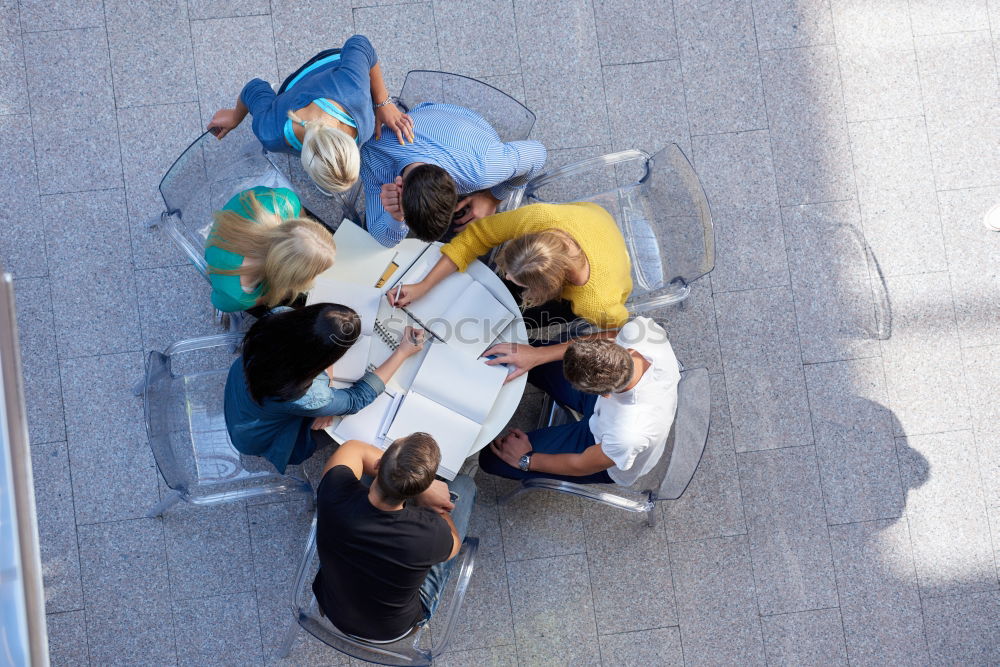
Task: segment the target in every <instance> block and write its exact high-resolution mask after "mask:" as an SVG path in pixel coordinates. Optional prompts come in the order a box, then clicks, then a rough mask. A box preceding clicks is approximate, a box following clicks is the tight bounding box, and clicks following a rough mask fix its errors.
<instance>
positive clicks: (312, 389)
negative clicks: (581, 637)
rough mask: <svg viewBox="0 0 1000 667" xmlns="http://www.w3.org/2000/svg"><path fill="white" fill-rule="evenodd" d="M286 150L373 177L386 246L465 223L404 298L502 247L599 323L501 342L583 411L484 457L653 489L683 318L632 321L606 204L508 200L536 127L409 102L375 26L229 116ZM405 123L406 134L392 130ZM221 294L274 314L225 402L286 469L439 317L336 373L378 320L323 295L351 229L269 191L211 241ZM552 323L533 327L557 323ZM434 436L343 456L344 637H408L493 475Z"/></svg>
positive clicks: (328, 170)
mask: <svg viewBox="0 0 1000 667" xmlns="http://www.w3.org/2000/svg"><path fill="white" fill-rule="evenodd" d="M248 113H249V114H251V115H252V116H253V132H254V134H255V135H256V136H257V138H258V139H259V140H260V141H261V143H262V144H263V146H264V147H265V148H266V149H267V150H269V151H273V152H283V153H290V154H294V155H299V156H300V157H301V161H302V166H303V169H304V170H305V171H306V173H307V174H308V175H309V176H310V177H311V178H312V180H313V181H314V182H315V184H316V186H317V187H318V188H319V189H320V190H322V191H324V192H325V193H328V194H329V193H332V192H342V191H345V190H347V189H349V188H350V187H352V186H353V185H354V184H355V183H356V182H357V181H358V180H359V179H360V180H361V182H362V184H363V186H364V190H365V223H366V228H367V230H368V232H369V233H370V234H371V235H372V237H374V238H375V239H376V240H377V241H379V242H380V243H381V244H383V245H385V246H393V245H395V244H397V243H399V242H400V241H401V240H402V239H403V238H405V237H406V236H407V235H413V236H415V237H417V238H418V239H421V240H423V241H437V240H439V239H440V238H442V237H444V236H446V235H449V234H450V235H451V237H450V240H449V241H448V242H447V243H445V244H444V245H443V246H442V248H441V253H442V256H441V258H440V260H439V261H438V262H437V264H436V265H435V266H434V267H433V268H432V269H431V270H430V272H429V273H428V274H427V276H426V277H425V278H423V279H422V280H421V281H420V282H417V283H413V284H406V285H402V286H401V287H400V288H399V289H397V290H392V291H391V292H390V293H389V294H388V295H387V298H388V299H389V301H390V303H391V304H392V305H393V306H406V305H407V304H409V303H411V302H413V301H416V300H418V299H420V298H422V297H423V296H424V295H425V294H427V293H428V292H429V291H430V290H432V289H433V288H434V286H435V285H436V284H438V283H440V282H441V281H442V280H444V279H445V278H447V277H448V276H449V275H451V274H452V273H454V272H456V271H465V270H466V268H467V267H468V266H469V264H470V263H471V262H472V261H474V260H475V259H476V258H477V257H480V256H482V255H484V254H485V253H487V252H488V251H489V250H491V249H493V248H499V250H498V252H497V254H496V256H495V259H494V261H495V264H496V267H497V270H498V272H499V273H500V275H501V276H502V277H503V278H504V280H505V282H506V284H507V285H508V286H509V287H510V288H511V289H512V291H514V293H515V294H516V295H518V296H519V298H520V300H521V305H522V307H523V308H524V316H525V320H526V322H527V323H528V324H529V326H530V325H532V324H539V323H542V322H543V321H544V319H545V318H546V317H547V318H549V319H550V320H551V319H557V318H566V319H572V318H579V319H582V320H584V321H586V322H587V323H589V324H590V325H592V326H593V327H594V329H595V330H599V333H595V334H591V335H588V336H583V337H577V338H573V339H571V340H568V341H558V340H557V341H551V340H542V339H541V337H538V338H537V339H532V340H531V343H530V344H515V343H503V344H499V345H495V346H493V347H492V348H491V349H489V350H487V351H486V352H485V353H484V356H490V357H491V358H490V359H489V360H486V361H484V363H488V364H492V365H496V364H505V365H507V366H508V370H509V375H508V381H509V380H511V379H514V378H516V377H519V376H521V375H523V374H525V373H527V374H528V381H529V382H531V383H532V384H534V385H536V386H538V387H540V388H541V389H543V390H544V391H546V392H548V393H549V394H550V395H551V396H552V397H553V398H554V400H555V401H557V402H558V403H559V404H560V405H562V406H564V407H566V408H569V409H572V410H574V411H576V412H577V413H579V414H580V415H581V417H582V419H581V420H580V421H576V422H572V423H570V424H566V425H562V426H554V427H547V428H540V429H537V430H534V431H531V432H528V433H525V432H523V431H521V430H519V429H513V430H511V431H510V432H509V433H507V434H505V435H503V436H501V437H498V438H497V439H496V440H495V441H494V442H493V443H491V444H490V445H489V446H488V447H486V448H485V449H483V450H482V451H481V452H480V454H479V467H480V469H481V470H483V471H485V472H487V473H490V474H493V475H499V476H502V477H508V478H512V479H523V478H526V477H533V476H545V477H555V478H559V479H564V480H569V481H575V482H581V483H617V484H622V485H630V484H633V483H634V482H635V481H636V480H637V479H639V478H640V477H641V476H642V475H644V474H645V473H647V472H649V471H650V470H652V468H653V467H654V466H655V465H656V463H657V462H658V461H659V459H660V457H661V456H662V455H663V452H664V448H665V443H666V439H667V435H668V433H669V430H670V426H671V423H672V420H673V415H674V411H675V409H676V403H677V383H678V381H679V378H680V374H679V367H678V363H677V359H676V357H675V356H674V353H673V350H672V348H671V346H670V343H669V341H668V340H667V336H666V332H665V331H664V330H663V329H662V328H661V327H660V326H659V325H658V324H657V323H655V322H654V321H652V320H651V319H649V318H645V317H637V318H634V319H632V320H630V319H629V313H628V310H627V309H626V307H625V302H626V300H627V299H628V297H629V294H630V293H631V290H632V281H631V277H630V276H631V272H630V260H629V255H628V252H627V249H626V245H625V241H624V239H623V237H622V235H621V232H620V231H619V229H618V227H617V225H616V223H615V221H614V219H613V218H612V217H611V215H610V214H609V213H608V212H607V211H606V210H604V209H603V208H601V207H600V206H598V205H596V204H592V203H569V204H532V205H528V206H524V207H522V208H518V209H516V210H512V211H507V212H502V213H497V208H498V206H499V204H500V203H501V202H502V201H503V200H504V199H505V198H506V197H507V195H508V194H510V192H511V191H512V190H513V189H515V188H518V187H520V186H522V185H524V184H525V183H527V182H528V180H529V179H531V178H532V177H534V176H535V175H537V174H539V173H540V172H541V170H542V168H543V166H544V163H545V158H546V151H545V148H544V146H542V144H541V143H539V142H537V141H512V142H503V141H501V139H500V137H499V135H498V134H497V132H496V130H495V129H494V128H493V127H491V126H490V124H489V123H488V122H487V121H485V120H484V119H483V118H482V117H480V116H479V115H478V114H476V113H475V112H473V111H471V110H469V109H466V108H463V107H460V106H456V105H452V104H439V103H424V104H420V105H418V106H416V107H414V108H413V109H410V110H409V111H408V113H404V112H402V111H401V110H399V109H398V108H397V107H396V105H395V104H394V103H393V102H392V99H391V98H390V96H389V93H388V90H387V89H386V86H385V83H384V81H383V77H382V71H381V68H380V66H379V63H378V58H377V56H376V53H375V49H374V48H373V47H372V45H371V43H370V42H369V41H368V39H367V38H365V37H363V36H361V35H355V36H353V37H351V38H350V39H348V40H347V42H346V43H345V44H344V45H343V48H342V49H331V50H329V51H324V52H322V53H320V54H318V55H317V56H316V57H314V58H313V59H312V60H310V61H309V62H308V63H306V64H305V65H303V66H302V67H301V68H299V70H297V71H296V72H295V73H293V74H292V75H291V76H290V77H288V79H286V81H285V82H284V83H283V84H282V86H281V87H280V88H279V90H278V92H277V93H275V92H274V90H272V88H271V86H270V84H269V83H267V82H265V81H262V80H260V79H254V80H252V81H250V82H249V83H247V84H246V86H244V88H243V90H242V91H241V92H240V95H239V97H238V98H237V100H236V105H235V107H234V108H231V109H222V110H220V111H218V112H217V113H216V114H215V115H214V116H213V118H212V120H211V121H210V123H209V130H210V131H212V132H213V133H215V135H216V136H217V137H218V138H219V139H222V138H223V137H225V136H226V134H227V133H229V132H230V131H231V130H233V129H234V128H235V127H237V126H238V125H239V124H240V123H241V122H242V121H243V120H244V118H245V117H246V115H247V114H248ZM385 128H387V129H388V131H386V130H385ZM205 258H206V261H207V263H208V265H209V277H210V281H211V284H212V303H213V305H214V306H215V307H216V308H218V309H219V310H221V311H224V312H239V311H247V312H248V313H250V314H251V315H253V316H255V317H257V318H258V319H257V320H256V321H255V322H254V324H253V325H252V326H251V327H250V329H249V331H248V332H247V334H246V336H245V339H244V342H243V346H242V353H241V355H240V356H239V358H237V359H236V360H235V362H234V363H233V364H232V367H231V368H230V371H229V376H228V380H227V383H226V390H225V416H226V423H227V427H228V430H229V434H230V437H231V440H232V442H233V445H234V446H235V447H236V448H237V449H238V450H239V451H241V452H243V453H245V454H252V455H259V456H262V457H264V458H266V459H267V460H268V461H270V462H271V463H272V464H273V465H274V467H275V468H276V469H277V470H278V471H279V472H281V473H284V472H285V469H286V467H287V466H288V465H294V464H299V463H302V462H304V461H305V460H306V459H308V458H309V457H310V456H312V455H313V453H314V452H315V451H316V449H317V448H318V447H319V446H322V445H326V444H328V443H332V440H331V439H330V437H329V436H328V435H326V433H325V431H323V430H322V429H324V428H325V427H327V426H329V425H330V424H331V423H332V421H333V419H334V418H335V417H337V416H340V415H348V414H352V413H355V412H357V411H359V410H361V409H363V408H364V407H365V406H367V405H368V404H370V403H371V402H372V401H373V400H375V398H376V397H377V396H378V395H379V394H380V393H382V392H383V391H385V385H386V383H387V382H388V381H389V380H390V378H391V377H392V376H393V374H394V373H395V372H396V371H397V370H398V369H399V367H400V366H401V365H402V363H403V362H404V361H405V360H406V359H407V358H408V357H409V356H411V355H413V354H416V353H417V352H419V351H420V350H421V348H422V346H423V343H424V332H423V331H420V330H415V329H412V328H409V327H408V328H407V331H406V334H405V335H404V336H403V337H402V341H401V343H400V345H399V347H398V348H397V349H396V350H395V351H394V352H393V353H392V355H391V356H390V357H389V358H388V359H387V360H386V361H385V362H384V363H382V364H381V365H380V366H378V367H377V368H375V369H374V370H371V371H369V372H367V373H366V374H365V375H364V376H363V377H362V378H361V379H359V380H358V381H356V382H354V383H353V385H351V386H348V387H346V388H334V387H333V386H331V385H332V382H331V381H332V378H333V371H332V368H333V367H334V366H335V364H336V363H337V361H338V360H339V359H340V358H341V357H342V356H343V355H344V354H345V352H346V351H347V350H348V349H349V348H350V346H351V345H352V344H353V343H354V342H355V340H356V339H357V337H358V334H359V332H360V331H361V326H360V325H361V322H360V319H359V316H358V314H357V313H356V312H355V311H354V310H353V309H351V308H349V307H347V306H343V305H340V304H329V303H322V304H313V305H309V306H305V305H304V297H303V295H304V294H305V293H306V292H308V290H309V289H310V287H311V286H312V284H313V281H314V280H315V278H316V277H317V276H318V275H319V274H320V273H322V272H324V271H326V270H327V269H328V268H330V266H332V265H333V263H334V262H335V261H336V247H335V243H334V240H333V235H332V233H331V232H330V230H329V229H328V228H327V227H325V226H324V225H323V224H321V223H319V222H317V221H315V220H312V219H310V218H309V217H308V215H307V212H306V211H305V210H304V208H303V206H302V204H301V202H300V200H299V198H298V196H297V195H296V194H295V192H293V191H291V190H289V189H286V188H266V187H255V188H252V189H250V190H247V191H244V192H241V193H239V194H237V195H236V196H234V197H233V198H232V199H231V200H230V201H229V202H228V203H227V204H226V205H225V206H224V207H223V209H222V210H220V211H217V212H216V214H215V222H214V224H213V226H212V229H211V233H210V235H209V238H208V241H207V243H206V248H205ZM538 330H539V329H532V331H538ZM429 430H430V431H431V432H430V433H414V434H412V435H409V436H407V437H404V438H399V439H397V440H395V441H394V442H392V443H391V444H390V445H389V446H388V447H387V448H386V449H385V451H384V452H383V451H382V450H381V449H379V448H378V447H375V446H374V445H372V444H370V443H363V442H359V441H348V442H346V443H343V444H342V445H340V446H339V447H337V448H335V451H334V452H333V453H332V455H330V456H329V459H328V460H327V461H326V464H325V466H324V468H323V477H322V480H321V481H320V483H319V485H318V488H317V494H318V500H317V515H318V520H317V545H318V552H319V556H320V563H321V567H320V571H319V574H318V575H317V577H316V580H315V582H314V584H313V590H314V592H315V594H316V598H317V600H318V602H319V605H320V608H321V610H322V611H323V613H324V614H326V615H327V616H328V617H329V618H330V619H331V621H332V622H333V623H334V624H335V625H336V626H337V627H338V628H340V629H341V630H342V631H344V632H347V633H350V634H352V635H355V636H357V637H360V638H364V639H367V640H371V641H389V640H395V639H398V638H400V637H402V636H405V635H406V634H407V633H409V632H410V631H411V630H413V629H414V628H415V627H417V626H419V625H421V624H422V623H424V622H425V621H426V620H427V619H428V618H430V616H431V614H432V613H433V612H434V609H435V608H436V606H437V604H438V602H439V599H440V594H441V591H442V589H443V586H444V583H445V582H446V581H447V578H448V574H449V564H450V562H451V559H452V558H453V557H454V556H455V555H456V554H457V553H458V551H459V548H460V545H461V543H462V540H463V539H464V536H465V531H466V529H467V527H468V522H469V516H470V513H471V510H472V503H473V500H474V498H475V484H474V482H473V481H472V479H471V478H469V477H468V476H466V475H459V476H458V477H457V478H456V479H455V480H453V481H451V482H448V483H445V482H444V481H442V480H441V479H439V478H436V476H435V473H436V471H437V468H438V465H439V463H440V458H441V454H440V451H439V449H438V447H437V444H436V442H435V440H434V433H433V427H432V426H431V425H429Z"/></svg>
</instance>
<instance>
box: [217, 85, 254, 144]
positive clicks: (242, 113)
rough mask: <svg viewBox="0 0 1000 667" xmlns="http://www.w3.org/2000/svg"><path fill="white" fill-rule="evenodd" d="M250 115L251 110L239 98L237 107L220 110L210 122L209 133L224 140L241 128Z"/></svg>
mask: <svg viewBox="0 0 1000 667" xmlns="http://www.w3.org/2000/svg"><path fill="white" fill-rule="evenodd" d="M248 113H250V110H249V109H248V108H247V105H246V104H244V103H243V99H242V98H241V97H239V96H237V98H236V106H235V107H233V108H232V109H219V110H218V111H216V112H215V115H214V116H212V120H210V121H208V131H209V132H211V133H212V134H214V135H215V136H216V138H218V139H222V138H223V137H224V136H226V135H227V134H229V133H230V132H231V131H233V130H235V129H236V128H237V127H239V125H240V123H242V122H243V119H244V118H246V117H247V114H248Z"/></svg>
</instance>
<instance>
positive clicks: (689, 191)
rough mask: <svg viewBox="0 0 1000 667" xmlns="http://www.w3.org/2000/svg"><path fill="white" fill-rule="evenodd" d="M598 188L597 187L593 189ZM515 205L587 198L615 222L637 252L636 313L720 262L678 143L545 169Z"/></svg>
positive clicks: (694, 177)
mask: <svg viewBox="0 0 1000 667" xmlns="http://www.w3.org/2000/svg"><path fill="white" fill-rule="evenodd" d="M595 192H597V193H598V194H594V193H595ZM515 197H517V200H516V201H512V202H511V207H512V208H513V207H516V206H520V205H526V204H532V203H537V202H550V203H557V202H579V201H588V202H594V203H596V204H600V205H601V206H603V207H604V208H605V209H607V211H608V212H609V213H611V215H612V216H613V217H614V219H615V221H616V222H617V223H618V226H619V228H620V229H621V232H622V235H623V236H624V237H625V242H626V244H627V246H628V252H629V256H630V257H631V259H632V280H633V283H634V286H633V291H632V296H631V297H630V298H629V301H628V303H627V304H626V305H627V306H628V309H629V311H630V312H631V313H633V314H634V315H638V314H642V313H647V312H649V311H651V310H655V309H656V308H659V307H661V306H664V305H667V304H670V303H676V302H678V301H682V300H683V299H685V298H687V296H688V294H689V293H690V291H691V283H693V282H694V281H695V280H698V279H699V278H701V277H702V276H704V275H705V274H707V273H709V272H710V271H711V270H712V269H713V268H715V228H714V226H713V224H712V212H711V209H710V208H709V204H708V198H707V197H706V196H705V191H704V190H703V189H702V186H701V182H700V180H699V179H698V174H696V173H695V171H694V168H693V167H692V166H691V163H690V162H689V161H688V159H687V157H685V155H684V153H683V152H682V151H681V149H680V148H679V147H678V146H677V145H676V144H668V145H667V146H666V147H665V148H663V149H662V150H660V151H659V152H658V153H656V154H655V155H653V156H650V155H648V154H647V153H644V152H643V151H640V150H634V149H632V150H626V151H620V152H618V153H609V154H607V155H602V156H600V157H595V158H591V159H588V160H582V161H580V162H576V163H574V164H570V165H567V166H565V167H560V168H558V169H555V170H553V171H549V172H546V173H544V174H541V175H539V176H537V177H536V178H534V179H532V180H531V182H529V183H528V185H527V186H526V187H525V188H524V190H523V191H520V192H517V193H515Z"/></svg>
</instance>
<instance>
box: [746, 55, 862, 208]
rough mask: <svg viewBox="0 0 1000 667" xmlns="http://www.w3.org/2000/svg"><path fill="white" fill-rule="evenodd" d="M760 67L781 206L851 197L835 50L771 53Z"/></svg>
mask: <svg viewBox="0 0 1000 667" xmlns="http://www.w3.org/2000/svg"><path fill="white" fill-rule="evenodd" d="M760 65H761V74H762V77H763V80H764V96H765V98H766V100H767V115H768V120H769V122H770V125H769V127H770V129H771V143H772V145H773V147H774V167H775V174H776V176H777V181H778V197H779V200H780V201H781V203H782V205H789V204H811V203H816V202H825V201H836V200H841V199H849V198H850V197H852V196H853V195H854V174H853V167H852V164H851V146H850V141H849V140H848V137H847V128H846V122H847V119H846V114H845V111H844V102H843V92H842V89H841V84H840V70H839V67H838V64H837V50H836V47H833V46H819V47H811V48H803V49H788V50H781V51H770V52H767V53H762V54H761V57H760Z"/></svg>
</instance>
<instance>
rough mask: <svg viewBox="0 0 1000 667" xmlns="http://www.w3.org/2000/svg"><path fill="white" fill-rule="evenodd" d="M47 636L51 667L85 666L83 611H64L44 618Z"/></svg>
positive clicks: (85, 631) (85, 633) (85, 635)
mask: <svg viewBox="0 0 1000 667" xmlns="http://www.w3.org/2000/svg"><path fill="white" fill-rule="evenodd" d="M45 625H46V630H47V631H48V636H49V664H51V665H52V667H77V665H86V664H88V661H89V656H88V655H87V619H86V617H85V613H84V611H83V610H82V609H81V610H79V611H64V612H62V613H59V614H47V615H46V616H45Z"/></svg>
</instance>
